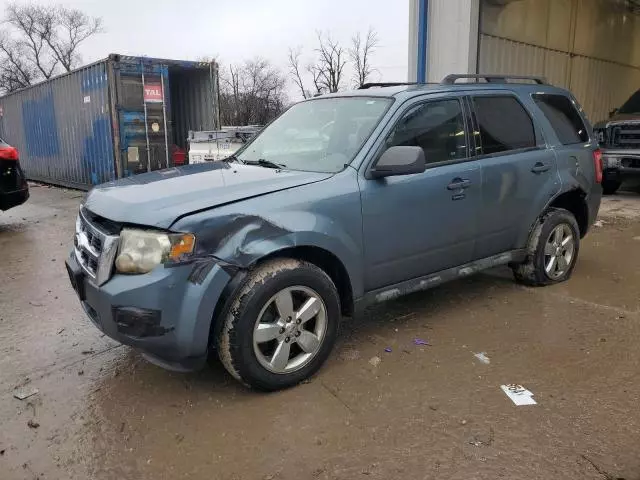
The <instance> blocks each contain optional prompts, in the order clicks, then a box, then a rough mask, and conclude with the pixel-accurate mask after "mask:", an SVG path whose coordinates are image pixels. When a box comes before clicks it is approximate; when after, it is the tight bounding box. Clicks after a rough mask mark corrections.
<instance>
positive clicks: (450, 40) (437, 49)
mask: <svg viewBox="0 0 640 480" xmlns="http://www.w3.org/2000/svg"><path fill="white" fill-rule="evenodd" d="M480 1H481V0H455V1H453V0H409V2H410V3H409V69H408V81H410V82H423V81H425V79H426V81H429V82H439V81H440V80H442V78H444V77H445V76H446V75H448V74H450V73H476V68H477V61H478V47H479V45H478V29H479V23H480Z"/></svg>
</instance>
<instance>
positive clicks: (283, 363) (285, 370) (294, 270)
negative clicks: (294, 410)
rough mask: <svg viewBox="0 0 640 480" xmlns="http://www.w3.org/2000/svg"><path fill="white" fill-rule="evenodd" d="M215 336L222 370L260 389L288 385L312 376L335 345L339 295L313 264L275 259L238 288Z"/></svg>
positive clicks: (259, 267) (327, 277) (329, 279)
mask: <svg viewBox="0 0 640 480" xmlns="http://www.w3.org/2000/svg"><path fill="white" fill-rule="evenodd" d="M223 321H224V324H223V326H222V329H221V331H220V334H219V335H218V338H217V346H218V348H217V350H218V354H219V356H220V360H221V361H222V364H223V365H224V367H225V368H226V369H227V371H228V372H229V373H230V374H231V375H232V376H234V377H235V378H236V379H238V380H240V381H241V382H243V383H244V384H246V385H248V386H250V387H253V388H256V389H259V390H266V391H271V390H279V389H282V388H287V387H291V386H293V385H296V384H298V383H300V382H301V381H302V380H304V379H306V378H308V377H309V376H311V375H313V374H314V373H315V372H316V371H317V370H318V369H319V368H320V367H321V366H322V364H323V363H324V362H325V360H326V359H327V357H328V356H329V354H330V353H331V349H332V347H333V345H334V343H335V340H336V337H337V334H338V325H339V323H340V299H339V297H338V292H337V289H336V287H335V285H334V284H333V282H332V281H331V278H329V276H328V275H327V274H326V273H325V272H324V271H322V270H321V269H320V268H318V267H316V266H315V265H313V264H311V263H307V262H303V261H300V260H294V259H276V260H272V261H269V262H266V263H264V264H262V265H259V266H258V267H257V268H256V269H255V270H253V271H252V272H251V273H250V274H249V275H248V277H247V279H246V280H245V282H244V284H243V285H242V287H240V289H239V292H238V294H237V295H236V297H235V298H234V300H233V302H232V304H231V308H230V309H229V312H228V313H227V314H226V317H225V318H224V320H223Z"/></svg>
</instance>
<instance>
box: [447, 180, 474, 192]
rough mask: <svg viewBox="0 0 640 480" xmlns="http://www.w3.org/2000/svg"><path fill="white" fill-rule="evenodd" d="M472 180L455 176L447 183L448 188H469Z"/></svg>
mask: <svg viewBox="0 0 640 480" xmlns="http://www.w3.org/2000/svg"><path fill="white" fill-rule="evenodd" d="M470 185H471V181H470V180H468V179H466V178H454V179H453V180H451V183H450V184H449V185H447V190H460V189H465V188H469V186H470Z"/></svg>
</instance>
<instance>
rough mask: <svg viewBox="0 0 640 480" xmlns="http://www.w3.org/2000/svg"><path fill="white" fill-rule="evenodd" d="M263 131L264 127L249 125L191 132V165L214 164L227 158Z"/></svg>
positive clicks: (189, 138) (189, 139)
mask: <svg viewBox="0 0 640 480" xmlns="http://www.w3.org/2000/svg"><path fill="white" fill-rule="evenodd" d="M261 129H262V125H247V126H243V127H222V129H220V130H209V131H201V132H194V131H189V137H188V141H189V163H190V164H192V163H204V162H214V161H217V160H222V159H223V158H227V157H229V156H231V155H233V154H234V152H236V151H237V150H239V149H240V147H242V146H243V145H244V144H245V143H247V141H248V140H249V139H250V138H251V137H253V136H254V135H255V134H256V133H258V132H259V131H260V130H261Z"/></svg>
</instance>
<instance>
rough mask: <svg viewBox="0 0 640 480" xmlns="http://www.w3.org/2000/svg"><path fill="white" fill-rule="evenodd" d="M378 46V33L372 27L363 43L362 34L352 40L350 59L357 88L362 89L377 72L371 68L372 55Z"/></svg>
mask: <svg viewBox="0 0 640 480" xmlns="http://www.w3.org/2000/svg"><path fill="white" fill-rule="evenodd" d="M377 46H378V33H377V32H376V31H375V30H374V29H373V28H371V27H369V31H368V32H367V37H366V39H365V40H364V43H363V42H362V38H361V36H360V32H358V33H357V34H356V35H354V36H353V37H352V38H351V48H350V49H349V57H351V61H352V62H353V69H354V74H353V81H354V84H355V86H356V87H357V88H359V87H361V86H362V85H364V84H365V83H367V80H369V78H370V77H371V74H372V73H373V72H375V69H374V68H373V67H372V66H371V54H372V53H373V52H374V50H375V49H376V47H377Z"/></svg>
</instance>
